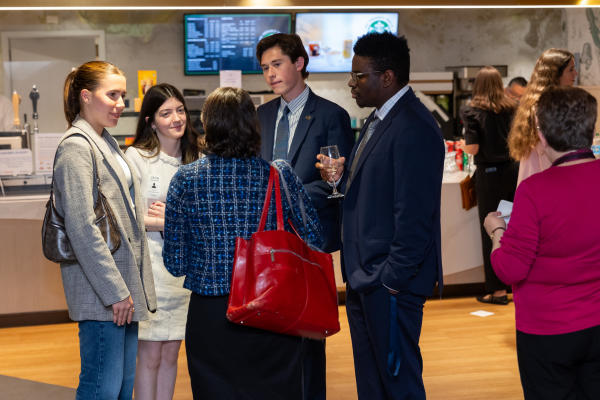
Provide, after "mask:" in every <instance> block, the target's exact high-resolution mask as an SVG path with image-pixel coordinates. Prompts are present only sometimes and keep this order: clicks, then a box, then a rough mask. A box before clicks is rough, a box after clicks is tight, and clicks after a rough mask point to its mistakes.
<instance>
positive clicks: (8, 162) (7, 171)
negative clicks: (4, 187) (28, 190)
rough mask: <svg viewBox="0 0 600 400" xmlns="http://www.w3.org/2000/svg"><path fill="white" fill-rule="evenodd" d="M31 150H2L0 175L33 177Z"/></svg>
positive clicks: (0, 151)
mask: <svg viewBox="0 0 600 400" xmlns="http://www.w3.org/2000/svg"><path fill="white" fill-rule="evenodd" d="M32 170H33V159H32V156H31V150H29V149H21V150H0V175H9V176H14V175H31V171H32Z"/></svg>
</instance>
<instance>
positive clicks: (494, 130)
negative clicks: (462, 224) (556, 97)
mask: <svg viewBox="0 0 600 400" xmlns="http://www.w3.org/2000/svg"><path fill="white" fill-rule="evenodd" d="M517 106H518V103H517V102H516V101H514V100H512V99H509V98H508V97H506V94H505V93H504V87H503V85H502V76H501V75H500V72H498V70H497V69H496V68H494V67H489V66H488V67H483V68H482V69H481V70H480V71H479V72H478V73H477V76H475V82H473V100H471V103H470V105H468V106H464V107H461V109H460V117H461V118H462V120H463V123H464V126H465V139H464V140H462V141H461V145H462V147H463V150H464V151H465V152H466V153H467V154H472V155H474V156H475V165H477V171H476V172H475V174H476V178H475V192H476V194H477V208H478V211H479V222H480V223H481V225H480V228H481V246H482V249H483V269H484V272H485V287H486V291H487V292H488V294H486V295H485V296H477V300H478V301H480V302H482V303H493V304H500V305H507V304H508V296H507V294H506V289H507V288H508V286H507V285H505V284H504V283H503V282H502V281H501V280H500V279H498V277H497V276H496V273H495V272H494V269H493V268H492V262H491V261H490V255H491V254H492V240H491V239H490V237H489V236H488V234H487V233H486V232H485V229H484V228H483V221H484V220H485V217H487V215H488V214H489V213H491V212H492V211H496V210H497V209H498V204H499V203H500V200H506V201H511V202H512V201H513V200H514V198H515V191H516V190H517V178H518V176H519V163H515V162H514V161H513V160H511V158H510V155H509V152H508V144H507V141H508V132H509V131H510V125H511V123H512V119H513V117H514V115H515V111H516V109H517Z"/></svg>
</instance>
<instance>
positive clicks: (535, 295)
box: [492, 160, 600, 335]
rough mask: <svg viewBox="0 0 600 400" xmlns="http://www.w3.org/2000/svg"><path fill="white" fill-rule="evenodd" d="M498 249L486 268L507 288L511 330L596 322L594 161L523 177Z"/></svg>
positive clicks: (599, 216)
mask: <svg viewBox="0 0 600 400" xmlns="http://www.w3.org/2000/svg"><path fill="white" fill-rule="evenodd" d="M500 244H501V247H500V248H499V249H497V250H496V251H494V252H493V253H492V265H493V267H494V271H496V274H497V275H498V277H499V278H500V279H501V280H502V281H503V282H504V283H506V284H508V285H512V286H513V298H514V302H515V319H516V326H517V329H518V330H519V331H521V332H524V333H530V334H536V335H557V334H563V333H570V332H575V331H579V330H582V329H586V328H590V327H593V326H596V325H600V160H598V161H592V162H588V163H583V164H576V165H570V166H559V167H550V168H549V169H546V170H545V171H542V172H540V173H537V174H535V175H533V176H531V177H529V178H528V179H526V180H524V181H523V182H522V183H521V185H520V186H519V188H518V189H517V193H516V196H515V204H514V208H513V212H512V216H511V219H510V223H509V225H508V228H507V230H506V232H505V233H504V236H503V237H502V239H501V241H500Z"/></svg>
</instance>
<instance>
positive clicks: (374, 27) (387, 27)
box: [366, 17, 395, 33]
mask: <svg viewBox="0 0 600 400" xmlns="http://www.w3.org/2000/svg"><path fill="white" fill-rule="evenodd" d="M394 30H395V29H393V26H392V22H391V21H388V20H387V18H380V17H378V18H373V19H372V20H370V21H369V22H368V23H367V26H366V31H367V33H383V32H391V33H393V31H394Z"/></svg>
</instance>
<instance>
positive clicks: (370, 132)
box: [340, 117, 381, 242]
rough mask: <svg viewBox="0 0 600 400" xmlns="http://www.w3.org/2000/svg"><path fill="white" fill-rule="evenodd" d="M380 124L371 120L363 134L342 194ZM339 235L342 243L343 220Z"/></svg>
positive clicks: (376, 118)
mask: <svg viewBox="0 0 600 400" xmlns="http://www.w3.org/2000/svg"><path fill="white" fill-rule="evenodd" d="M380 122H381V120H380V119H379V118H378V117H375V118H373V119H372V120H371V123H370V124H369V127H368V128H367V131H366V132H365V136H363V138H362V141H361V142H360V144H359V145H358V149H357V150H356V154H355V155H354V160H352V165H351V166H350V171H348V182H346V190H344V194H346V193H348V188H349V187H350V185H351V184H352V180H353V178H354V169H355V168H356V164H358V160H359V158H360V155H361V154H362V152H363V150H364V149H365V146H366V145H367V142H368V141H369V139H370V138H371V136H373V132H375V129H377V125H379V123H380ZM340 234H341V237H342V242H344V220H343V219H342V228H341V232H340Z"/></svg>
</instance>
